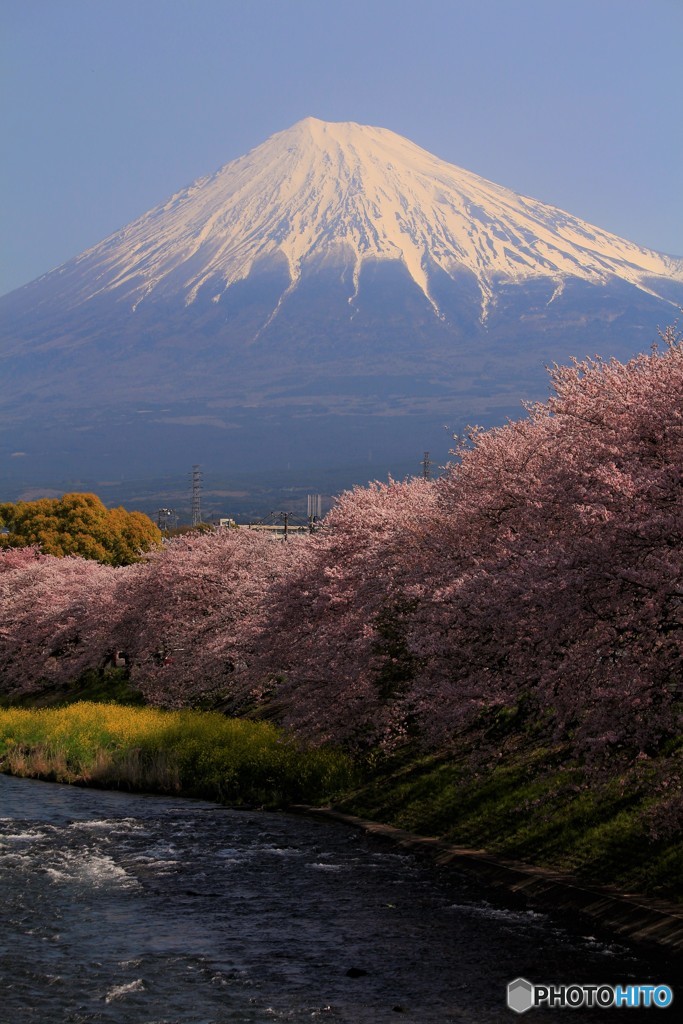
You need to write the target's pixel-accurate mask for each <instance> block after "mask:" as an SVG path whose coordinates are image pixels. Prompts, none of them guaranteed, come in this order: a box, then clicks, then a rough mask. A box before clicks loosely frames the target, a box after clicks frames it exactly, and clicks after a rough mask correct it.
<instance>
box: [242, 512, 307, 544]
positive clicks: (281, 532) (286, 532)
mask: <svg viewBox="0 0 683 1024" xmlns="http://www.w3.org/2000/svg"><path fill="white" fill-rule="evenodd" d="M296 519H297V517H296V516H295V515H294V514H293V513H292V512H271V513H270V515H267V516H266V517H265V518H264V519H259V520H256V521H254V522H252V523H249V524H248V525H246V526H241V525H240V526H239V527H238V529H240V530H258V531H259V532H260V533H267V534H269V535H270V536H271V537H273V538H275V539H277V540H287V539H288V538H289V537H290V536H292V535H296V534H298V535H301V534H303V533H310V532H311V524H310V523H302V522H301V521H299V522H296Z"/></svg>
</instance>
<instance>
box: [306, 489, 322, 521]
mask: <svg viewBox="0 0 683 1024" xmlns="http://www.w3.org/2000/svg"><path fill="white" fill-rule="evenodd" d="M322 517H323V499H322V496H321V495H320V494H309V495H308V525H309V526H310V527H311V529H312V528H313V527H314V526H315V524H316V523H317V522H319V521H320V520H321V519H322Z"/></svg>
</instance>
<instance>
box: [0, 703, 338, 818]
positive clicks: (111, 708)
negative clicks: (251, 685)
mask: <svg viewBox="0 0 683 1024" xmlns="http://www.w3.org/2000/svg"><path fill="white" fill-rule="evenodd" d="M0 769H1V770H3V771H6V772H11V773H12V774H15V775H25V776H31V777H39V778H45V779H53V780H55V781H58V782H70V783H80V784H89V785H98V786H102V787H107V788H112V787H113V788H123V789H129V790H139V791H146V792H162V793H181V794H184V795H187V796H198V797H204V798H207V799H212V800H218V801H220V802H223V803H229V804H232V805H235V806H238V805H249V806H265V807H282V806H285V805H287V804H289V803H297V802H302V803H317V802H323V801H326V800H330V799H333V798H334V797H335V796H337V795H338V794H339V793H340V792H342V791H343V790H344V789H346V788H348V787H349V786H350V785H352V784H353V780H354V778H355V777H357V773H354V769H353V766H352V763H351V761H350V759H349V758H348V757H346V756H345V755H344V754H342V753H340V752H339V751H335V750H331V749H327V748H320V749H310V748H306V747H304V746H303V745H301V744H299V743H297V742H296V741H295V740H293V739H292V738H291V737H288V736H287V735H286V734H285V733H284V732H283V731H282V730H281V729H278V728H277V727H275V726H274V725H272V724H270V723H266V722H248V721H244V720H240V719H228V718H225V717H224V716H223V715H220V714H218V713H214V712H201V711H159V710H155V709H152V708H134V707H124V706H121V705H113V704H97V703H93V702H79V703H76V704H71V705H69V706H68V707H62V708H43V709H31V710H29V709H25V708H9V709H4V710H2V709H0Z"/></svg>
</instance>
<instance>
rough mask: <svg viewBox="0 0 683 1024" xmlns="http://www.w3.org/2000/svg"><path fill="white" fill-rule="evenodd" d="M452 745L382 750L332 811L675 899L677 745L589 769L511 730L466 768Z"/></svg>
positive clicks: (679, 857)
mask: <svg viewBox="0 0 683 1024" xmlns="http://www.w3.org/2000/svg"><path fill="white" fill-rule="evenodd" d="M474 741H475V738H474V737H470V740H469V744H468V741H466V740H465V741H463V744H462V747H461V748H460V749H459V750H458V751H457V752H453V751H451V752H449V753H448V754H447V755H446V754H432V755H429V756H425V755H420V754H418V753H413V754H407V753H406V752H404V753H403V754H402V755H400V756H396V757H394V758H389V759H387V760H386V761H385V762H384V763H383V764H382V766H381V767H379V768H376V769H375V771H374V773H373V775H372V778H371V779H370V781H368V782H367V783H366V784H365V785H364V786H362V787H360V788H359V789H358V790H357V791H356V792H354V793H352V794H347V796H346V797H345V798H343V799H342V800H340V801H338V803H337V807H338V809H340V810H342V811H345V812H347V813H350V814H354V815H358V816H359V817H361V818H367V819H371V820H373V821H379V822H383V823H385V824H389V825H394V826H396V827H398V828H401V829H405V830H406V831H409V832H415V833H417V834H419V835H429V836H438V837H441V838H443V839H445V840H447V841H449V842H451V843H453V844H454V845H457V846H463V847H468V848H470V849H479V850H486V851H488V852H490V853H494V854H498V855H500V856H502V857H505V858H509V859H512V860H518V861H523V862H526V863H528V864H533V865H535V866H538V867H546V868H551V869H553V870H555V871H558V872H562V873H567V874H571V875H573V876H575V877H577V878H578V879H580V880H582V881H584V882H586V883H590V882H592V883H594V884H599V885H612V886H614V887H615V888H617V889H619V890H620V891H622V892H640V893H643V894H646V895H650V896H657V897H661V898H663V899H667V900H669V901H673V902H677V903H683V844H682V843H681V821H680V789H676V782H675V779H676V775H677V773H678V772H680V762H681V754H682V753H683V742H681V741H678V742H677V743H672V744H670V745H669V747H668V748H667V749H666V750H665V751H663V752H662V754H661V756H660V757H658V758H651V759H648V760H640V761H636V762H635V763H633V764H631V765H625V764H621V765H619V764H618V763H617V764H616V765H615V766H614V768H613V769H612V770H611V771H609V772H608V771H605V772H604V773H602V774H600V773H595V772H589V771H587V769H586V766H585V765H582V764H581V763H578V762H577V761H576V760H573V759H572V758H571V756H570V753H569V751H568V750H567V749H566V748H564V747H562V746H550V745H549V746H541V745H540V744H538V743H532V742H530V741H529V738H528V737H524V736H521V735H517V736H513V737H511V738H509V739H508V741H507V742H506V743H505V744H504V745H503V747H502V751H501V755H500V757H498V758H496V759H495V760H493V761H491V762H489V763H487V764H480V765H479V766H478V767H477V768H476V770H473V768H472V760H473V759H472V750H471V749H469V748H468V747H469V745H471V744H472V743H473V742H474Z"/></svg>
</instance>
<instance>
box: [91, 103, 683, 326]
mask: <svg viewBox="0 0 683 1024" xmlns="http://www.w3.org/2000/svg"><path fill="white" fill-rule="evenodd" d="M272 257H279V258H280V259H282V257H284V258H285V259H286V261H287V265H288V267H289V275H290V279H291V284H290V289H289V290H291V289H292V288H293V287H295V286H296V284H297V282H298V280H299V278H300V277H301V274H302V271H303V269H304V268H305V266H306V264H307V262H308V261H309V260H312V259H317V258H325V259H327V260H338V262H339V263H340V264H341V265H342V266H343V267H344V269H345V273H346V275H347V278H348V281H349V300H350V301H353V299H354V297H355V295H356V293H357V290H358V282H359V274H360V270H361V267H362V264H363V262H364V261H366V260H369V259H378V260H398V261H400V262H401V263H402V264H403V265H404V266H405V267H406V269H407V270H408V272H409V274H410V276H411V277H412V278H413V280H414V281H415V282H416V283H417V285H418V286H419V287H420V289H421V290H422V291H423V292H424V294H425V295H426V296H427V297H428V298H429V300H430V301H431V302H432V305H433V306H434V307H435V309H436V307H437V303H436V302H435V300H434V298H433V296H432V294H431V290H430V268H432V267H434V266H436V267H439V268H440V269H441V270H443V271H444V272H445V273H446V274H448V275H449V276H451V277H452V276H454V275H455V274H456V273H457V272H458V271H461V270H463V269H464V270H467V271H470V272H471V273H472V274H474V275H475V277H476V280H477V282H478V285H479V288H480V291H481V295H482V303H483V308H484V310H485V309H486V306H487V304H488V302H489V301H490V299H491V297H492V296H493V295H494V293H495V289H496V286H497V284H498V283H499V282H501V281H513V282H514V281H516V282H522V281H524V280H526V279H529V278H534V277H546V278H548V277H549V278H551V279H553V280H554V281H555V283H556V290H555V294H557V293H558V292H559V291H561V290H562V288H563V286H564V282H565V281H566V280H567V279H568V278H571V277H573V278H581V279H583V280H586V281H591V282H595V283H603V282H605V281H606V280H607V279H609V278H615V277H616V278H621V279H623V280H624V281H627V282H629V283H630V284H633V285H636V286H637V287H639V288H642V289H644V290H647V291H652V292H653V294H657V292H656V289H655V286H654V285H653V284H652V278H656V277H666V278H674V279H675V280H678V281H681V280H683V260H678V259H674V258H673V257H667V256H664V255H662V254H659V253H656V252H653V251H651V250H648V249H644V248H642V247H640V246H637V245H635V244H633V243H631V242H628V241H625V240H624V239H621V238H618V237H617V236H615V235H612V234H609V233H608V232H605V231H602V230H600V229H599V228H596V227H593V226H592V225H590V224H587V223H586V222H584V221H582V220H580V219H578V218H576V217H572V216H571V215H570V214H568V213H565V212H564V211H562V210H559V209H557V208H555V207H552V206H549V205H547V204H544V203H541V202H538V201H536V200H534V199H530V198H527V197H524V196H520V195H517V194H516V193H514V192H512V191H510V190H509V189H506V188H504V187H502V186H500V185H496V184H494V183H492V182H490V181H487V180H486V179H485V178H482V177H480V176H478V175H476V174H473V173H471V172H469V171H466V170H463V169H462V168H459V167H456V166H454V165H453V164H450V163H447V162H446V161H444V160H440V159H439V158H438V157H436V156H433V155H432V154H431V153H428V152H427V151H426V150H424V149H421V148H420V147H419V146H416V145H415V144H414V143H412V142H410V141H408V140H407V139H405V138H403V137H401V136H400V135H396V134H395V133H394V132H391V131H388V130H387V129H384V128H373V127H369V126H366V125H359V124H355V123H353V122H341V123H330V122H326V121H320V120H318V119H316V118H313V117H307V118H305V119H304V120H302V121H299V122H298V123H297V124H295V125H293V126H292V127H291V128H289V129H287V130H286V131H281V132H278V133H277V134H275V135H273V136H271V137H270V138H269V139H268V140H267V141H266V142H264V143H262V144H261V145H259V146H257V147H256V148H255V149H253V150H251V151H250V152H249V153H247V154H246V155H245V156H242V157H240V158H239V159H237V160H234V161H232V162H230V163H228V164H226V165H225V166H224V167H222V168H220V170H218V171H217V172H216V173H215V174H213V175H211V176H209V177H206V178H202V179H200V180H198V181H196V182H194V183H193V184H192V185H190V186H189V187H188V188H185V189H183V190H181V191H180V192H178V193H176V194H175V195H174V196H172V197H171V198H170V199H168V200H167V201H166V202H165V203H163V204H161V205H160V206H158V207H156V208H155V209H153V210H151V211H150V212H148V213H146V214H144V215H143V216H142V217H140V218H138V219H137V220H136V221H134V222H132V223H131V224H129V225H128V226H127V227H125V228H124V229H123V230H121V231H120V232H118V233H117V234H115V235H112V236H111V237H109V238H108V239H106V240H105V241H103V242H101V243H100V244H99V245H96V246H95V247H94V248H92V249H90V250H88V251H87V252H85V253H83V255H82V256H80V257H79V258H78V260H77V261H76V262H77V263H78V264H83V263H85V264H86V265H87V266H88V269H90V268H92V269H93V270H95V271H96V277H97V279H98V282H99V283H98V287H97V289H96V290H95V291H94V292H93V293H92V294H98V293H101V292H111V291H113V290H116V291H117V292H118V293H119V294H121V291H120V290H121V289H122V290H123V294H125V295H126V298H127V300H128V301H130V304H131V305H132V306H133V307H136V306H137V305H138V304H139V302H140V301H141V300H142V299H144V298H145V297H146V296H148V295H149V294H150V293H152V292H155V291H157V290H162V291H164V292H166V291H167V290H169V289H173V290H174V291H181V292H182V294H183V295H184V300H185V302H186V303H187V304H191V303H193V302H194V301H195V299H196V297H197V295H198V293H199V291H200V289H202V288H204V287H209V289H210V291H211V295H212V298H213V299H214V301H216V302H219V301H220V299H221V296H222V294H223V293H224V292H225V291H226V290H227V289H228V288H230V287H231V285H233V284H234V283H235V282H237V281H240V280H243V279H245V278H246V277H248V276H249V274H250V273H251V271H252V270H253V268H254V266H255V265H257V264H258V263H259V261H262V260H264V259H268V258H272ZM349 267H350V268H351V271H352V272H351V273H348V269H349ZM82 269H85V268H82ZM91 280H92V278H91ZM86 297H87V298H89V297H90V296H81V298H86Z"/></svg>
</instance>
